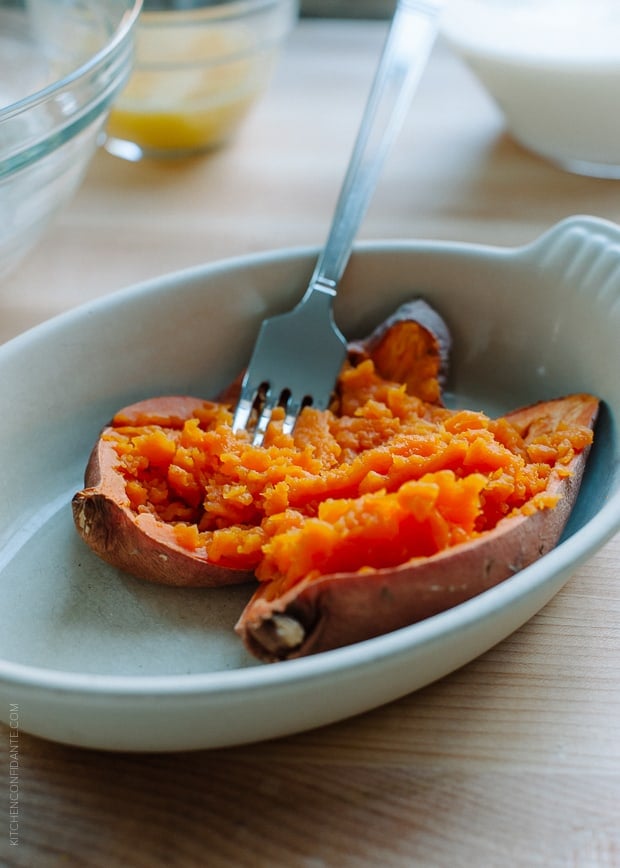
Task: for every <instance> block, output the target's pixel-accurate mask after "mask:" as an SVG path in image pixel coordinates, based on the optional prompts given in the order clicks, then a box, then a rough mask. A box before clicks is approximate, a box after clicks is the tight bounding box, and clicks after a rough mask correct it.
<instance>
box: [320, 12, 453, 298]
mask: <svg viewBox="0 0 620 868" xmlns="http://www.w3.org/2000/svg"><path fill="white" fill-rule="evenodd" d="M442 5H443V3H441V2H435V0H399V2H398V4H397V6H396V10H395V12H394V16H393V18H392V23H391V25H390V29H389V31H388V35H387V38H386V42H385V45H384V48H383V52H382V54H381V59H380V60H379V65H378V67H377V71H376V73H375V78H374V81H373V84H372V87H371V90H370V94H369V96H368V101H367V103H366V108H365V110H364V115H363V118H362V122H361V125H360V128H359V131H358V134H357V139H356V141H355V145H354V147H353V152H352V154H351V159H350V162H349V166H348V169H347V172H346V175H345V178H344V181H343V184H342V188H341V190H340V195H339V197H338V202H337V204H336V209H335V212H334V216H333V220H332V224H331V228H330V230H329V233H328V237H327V241H326V243H325V246H324V248H323V250H322V253H321V255H320V256H319V259H318V261H317V264H316V267H315V269H314V273H313V275H312V278H311V280H310V285H309V288H308V292H312V291H313V290H319V291H321V292H324V293H327V294H328V295H332V296H333V295H335V293H336V287H337V285H338V283H339V281H340V278H341V277H342V274H343V272H344V269H345V267H346V265H347V262H348V260H349V256H350V255H351V249H352V247H353V242H354V240H355V236H356V234H357V230H358V229H359V226H360V224H361V222H362V219H363V217H364V214H365V213H366V209H367V207H368V203H369V202H370V198H371V196H372V193H373V191H374V189H375V186H376V183H377V179H378V177H379V173H380V171H381V168H382V166H383V163H384V160H385V158H386V156H387V153H388V151H389V149H390V147H391V145H392V143H393V142H394V140H395V138H396V136H397V134H398V132H399V130H400V128H401V126H402V124H403V121H404V119H405V116H406V114H407V110H408V108H409V104H410V101H411V98H412V97H413V93H414V91H415V89H416V88H417V86H418V83H419V81H420V79H421V78H422V73H423V71H424V68H425V66H426V63H427V60H428V57H429V55H430V52H431V49H432V47H433V43H434V41H435V37H436V35H437V29H438V18H439V12H440V11H441V7H442Z"/></svg>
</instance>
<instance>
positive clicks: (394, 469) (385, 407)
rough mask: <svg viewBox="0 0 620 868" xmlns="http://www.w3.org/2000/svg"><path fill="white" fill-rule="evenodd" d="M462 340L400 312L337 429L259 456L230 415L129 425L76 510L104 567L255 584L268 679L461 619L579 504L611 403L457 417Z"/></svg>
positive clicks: (307, 431)
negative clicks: (281, 665)
mask: <svg viewBox="0 0 620 868" xmlns="http://www.w3.org/2000/svg"><path fill="white" fill-rule="evenodd" d="M449 344H450V336H449V333H448V330H447V328H446V326H445V323H444V322H443V320H441V318H440V317H439V316H438V315H437V314H436V312H434V311H433V310H432V309H430V308H429V307H428V305H426V304H425V303H424V302H420V301H416V302H412V303H409V304H407V305H403V306H402V307H401V308H399V310H398V311H397V312H396V313H395V314H394V316H392V317H390V318H389V319H388V320H386V321H385V322H384V323H382V325H381V326H380V327H378V329H376V330H375V331H374V332H373V333H372V334H371V335H370V336H369V337H368V338H366V339H365V340H363V341H358V342H354V343H351V344H350V345H349V357H348V360H347V362H346V363H345V366H344V368H343V370H342V373H341V376H340V378H339V380H338V383H337V387H336V389H335V391H334V395H333V401H332V404H331V406H330V409H329V410H326V411H318V410H314V409H313V408H311V407H310V408H305V409H304V411H303V412H302V414H301V416H300V419H299V421H298V424H297V426H296V428H295V431H294V434H293V435H289V434H284V433H282V430H281V419H282V417H283V412H281V411H279V410H276V412H275V413H274V421H273V422H272V424H271V425H270V427H269V430H268V433H267V437H266V440H265V444H264V445H263V446H261V447H255V446H252V445H251V438H250V435H249V434H247V432H240V433H238V434H233V432H232V429H231V427H230V423H231V418H232V417H231V405H232V404H233V403H234V400H235V394H236V389H237V384H233V386H231V388H230V389H229V390H227V392H226V393H225V394H224V395H222V396H219V398H218V400H216V401H206V400H202V399H198V398H192V397H187V396H172V397H162V398H152V399H148V400H146V401H142V402H140V403H138V404H134V405H132V406H130V407H127V408H125V409H124V410H121V411H119V412H118V413H117V414H116V415H115V417H114V419H113V420H112V422H111V424H110V425H109V426H107V427H106V428H105V429H104V431H103V432H102V434H101V436H100V438H99V440H98V442H97V444H96V446H95V448H94V449H93V452H92V454H91V458H90V460H89V463H88V467H87V470H86V474H85V483H86V487H85V488H84V489H83V490H82V491H80V492H78V493H77V494H76V495H75V497H74V499H73V514H74V520H75V524H76V528H77V530H78V532H79V533H80V535H81V536H82V537H83V539H84V540H85V541H86V543H87V544H88V545H89V546H90V547H91V548H92V549H93V551H95V552H96V553H97V554H98V555H99V556H101V557H102V558H103V559H105V560H106V561H108V562H109V563H111V564H113V565H114V566H116V567H118V568H120V569H122V570H125V571H127V572H130V573H132V574H133V575H135V576H137V577H139V578H143V579H146V580H149V581H155V582H160V583H165V584H172V585H193V586H219V585H224V584H231V583H238V582H245V581H250V580H253V579H255V578H258V580H259V585H258V588H257V590H256V593H255V594H254V596H253V598H252V599H251V601H250V602H249V604H248V605H247V607H246V609H245V611H244V612H243V613H242V615H241V617H240V619H239V622H238V624H237V627H236V630H237V632H238V633H239V635H240V636H241V637H242V639H243V641H244V642H245V644H246V645H247V647H248V648H249V649H250V651H251V652H252V653H253V654H255V655H256V656H258V657H259V658H261V659H263V660H281V659H288V658H291V657H298V656H302V655H305V654H310V653H316V652H317V651H322V650H327V649H329V648H334V647H338V646H341V645H345V644H349V643H351V642H355V641H359V640H361V639H365V638H370V637H371V636H375V635H379V634H381V633H385V632H387V631H390V630H394V629H397V628H398V627H401V626H405V625H407V624H410V623H412V622H414V621H416V620H419V619H421V618H425V617H428V616H429V615H432V614H435V613H437V612H439V611H442V610H443V609H446V608H448V607H450V606H453V605H456V604H458V603H460V602H462V601H464V600H466V599H469V598H470V597H472V596H474V595H476V594H478V593H480V592H481V591H483V590H485V589H486V588H489V587H491V586H492V585H494V584H497V583H498V582H500V581H502V580H504V579H506V578H507V577H509V576H510V575H512V574H513V573H515V572H516V571H517V570H519V569H522V568H523V567H525V566H527V565H528V564H530V563H531V562H532V561H534V560H535V559H536V558H538V557H540V556H541V555H542V554H544V553H545V552H547V551H549V550H550V549H551V548H552V547H553V546H554V545H555V544H556V543H557V540H558V538H559V536H560V534H561V532H562V529H563V527H564V525H565V522H566V519H567V517H568V515H569V513H570V510H571V508H572V505H573V502H574V499H575V497H576V495H577V491H578V488H579V483H580V480H581V476H582V473H583V468H584V466H585V461H586V456H587V453H588V449H589V446H590V443H591V441H592V436H593V435H592V431H593V425H594V420H595V418H596V413H597V408H598V400H597V399H596V398H595V397H593V396H591V395H571V396H569V397H566V398H560V399H557V400H554V401H548V402H544V403H540V404H537V405H534V406H532V407H528V408H525V409H522V410H518V411H515V412H513V413H510V414H508V415H507V416H505V417H504V418H501V419H490V418H489V417H487V416H486V415H484V414H483V413H478V412H475V411H470V410H459V411H453V410H448V409H446V408H445V407H444V406H443V403H442V385H443V381H444V378H445V373H446V370H447V363H448V350H449Z"/></svg>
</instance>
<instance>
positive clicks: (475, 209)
mask: <svg viewBox="0 0 620 868" xmlns="http://www.w3.org/2000/svg"><path fill="white" fill-rule="evenodd" d="M384 30H385V24H384V23H383V22H378V21H375V22H368V21H366V22H353V21H347V22H342V21H321V20H316V21H315V20H312V21H310V20H308V21H303V22H302V23H301V24H300V25H299V27H298V28H297V30H296V32H295V33H294V34H293V37H292V38H291V40H290V43H289V44H288V47H287V50H286V53H285V55H284V57H283V58H282V61H281V63H280V65H279V67H278V70H277V73H276V76H275V79H274V81H273V83H272V85H271V87H270V89H269V91H268V93H267V94H266V95H265V97H264V98H263V99H262V101H261V102H260V103H259V105H258V106H257V107H256V109H255V111H254V112H253V113H252V115H251V116H250V118H249V119H248V121H247V123H246V124H245V126H244V127H243V129H242V131H241V133H240V135H239V136H238V138H237V139H236V141H235V142H234V143H233V144H232V145H230V146H229V147H228V148H226V149H225V150H222V151H220V152H218V153H215V154H213V155H211V156H209V157H204V158H200V159H194V160H190V161H187V162H183V163H181V162H178V163H177V162H170V163H164V162H148V161H145V162H142V163H139V164H133V163H127V162H123V161H121V160H119V159H117V158H114V157H112V156H110V155H108V154H107V153H106V152H104V151H101V152H100V153H98V154H97V156H96V158H95V160H94V162H93V164H92V165H91V167H90V170H89V172H88V175H87V177H86V179H85V182H84V184H83V186H82V188H81V189H80V191H79V192H78V194H77V196H76V197H75V199H74V200H73V201H72V202H71V204H70V205H69V206H68V207H67V208H66V209H65V211H64V212H63V213H62V215H61V216H60V217H59V219H57V221H56V222H55V223H54V225H53V227H52V228H51V230H50V231H49V232H48V234H47V235H46V237H45V239H44V240H43V242H42V243H41V244H40V245H39V246H38V247H37V249H36V250H35V251H34V252H33V253H32V255H31V256H30V257H29V259H28V261H27V262H25V263H24V264H23V265H22V266H21V267H20V268H19V269H18V270H17V271H16V272H14V273H13V274H12V275H11V276H10V277H8V278H5V279H4V281H3V282H2V283H0V305H1V308H0V309H1V311H2V316H1V321H0V340H7V339H9V338H11V337H12V336H13V335H16V334H18V333H19V332H21V331H23V330H25V329H26V328H28V327H30V326H31V325H33V324H35V323H37V322H40V321H42V320H44V319H47V318H49V317H51V316H53V315H54V314H56V313H58V312H60V311H63V310H65V309H67V308H70V307H72V306H74V305H78V304H80V303H81V302H83V301H87V300H89V299H93V298H95V297H97V296H102V295H105V294H107V293H112V292H114V291H115V290H118V289H120V288H122V287H124V286H126V285H128V284H131V283H133V282H136V281H140V280H143V279H146V278H150V277H154V276H156V275H159V274H161V273H162V272H168V271H173V270H176V269H179V268H185V267H187V266H191V265H194V264H197V263H202V262H205V261H212V260H216V259H219V258H222V257H228V256H235V255H238V254H245V253H248V252H250V251H261V250H267V249H270V248H276V247H285V246H291V245H298V244H302V245H306V244H314V243H321V242H322V241H323V239H324V236H325V232H326V228H327V225H328V222H329V219H330V216H331V212H332V207H333V205H334V201H335V197H336V194H337V191H338V188H339V184H340V180H341V178H342V176H343V172H344V168H345V165H346V162H347V160H348V157H349V153H350V148H351V145H352V141H353V137H354V134H355V132H356V130H357V124H358V122H359V118H360V114H361V111H362V108H363V103H364V101H365V98H366V94H367V89H368V85H369V83H370V80H371V77H372V74H373V72H374V68H375V63H376V59H377V56H378V52H379V49H380V45H381V41H382V37H383V33H384ZM576 213H588V214H595V215H598V216H601V217H606V218H609V219H611V220H614V221H619V222H620V182H612V181H601V180H593V179H587V178H580V177H576V176H571V175H568V174H565V173H562V172H560V171H558V170H556V169H555V168H553V167H552V166H549V165H547V164H545V163H544V162H542V161H541V160H539V159H537V158H536V157H535V156H533V155H531V154H529V153H527V152H525V151H524V150H522V149H521V148H519V147H518V146H517V145H516V144H514V143H513V142H512V141H511V139H510V138H509V137H507V136H506V135H505V133H504V131H503V129H502V121H501V117H500V116H499V114H498V112H497V110H496V109H495V107H494V106H493V105H492V104H491V103H490V101H489V100H488V99H487V97H486V96H485V94H484V93H483V92H482V91H481V90H480V88H479V87H478V85H477V83H476V82H475V81H474V80H473V78H472V77H471V75H470V74H469V73H468V71H467V70H466V69H465V68H464V66H463V65H462V64H461V63H460V62H459V61H458V60H457V59H456V58H455V57H454V56H452V54H451V53H450V52H449V50H448V49H447V48H446V47H445V46H443V45H440V46H439V47H438V49H437V50H436V52H435V54H434V56H433V58H432V60H431V65H430V67H429V69H428V71H427V74H426V76H425V79H424V82H423V85H422V88H421V90H420V93H419V96H418V98H417V100H416V103H415V105H414V107H413V109H412V111H411V113H410V116H409V118H408V122H407V125H406V128H405V130H404V132H403V133H402V135H401V137H400V139H399V141H398V144H397V146H396V148H395V150H394V151H393V153H392V155H391V157H390V161H389V163H388V165H387V167H386V168H385V171H384V174H383V177H382V180H381V185H380V188H379V190H378V191H377V193H376V195H375V198H374V200H373V202H372V205H371V208H370V210H369V212H368V216H367V219H366V221H365V223H364V226H363V229H362V232H361V237H363V238H375V239H376V238H412V237H423V238H443V239H458V240H463V241H475V242H485V243H492V244H505V245H518V244H521V243H524V242H528V241H530V240H532V239H533V238H535V237H536V236H537V235H538V234H539V233H540V232H542V231H543V230H544V229H546V228H547V227H549V226H550V225H551V224H553V223H555V222H556V221H558V220H560V219H561V218H563V217H566V216H568V215H571V214H576ZM619 573H620V537H616V538H615V539H614V540H612V542H611V543H609V544H608V545H607V546H606V547H605V548H604V549H603V550H602V551H600V552H599V553H598V554H597V555H596V556H595V557H593V558H592V559H591V560H590V562H589V563H587V564H586V565H585V566H583V567H582V568H580V569H578V570H576V572H575V574H574V576H573V578H572V579H571V580H570V582H569V583H568V584H567V586H566V587H565V588H564V590H563V591H562V592H561V593H560V594H559V595H558V596H557V597H556V598H555V599H554V600H553V601H552V602H551V603H550V604H549V605H548V606H547V607H546V608H545V609H544V610H543V611H541V612H540V613H539V614H538V615H537V616H536V617H535V618H533V619H532V620H531V621H530V622H529V623H528V624H527V625H526V626H524V627H523V628H522V629H520V630H519V631H518V632H516V633H515V634H514V635H512V636H511V637H510V638H508V639H506V640H505V641H504V642H502V643H501V644H500V645H499V646H497V647H496V648H494V649H493V650H492V651H490V652H488V653H487V654H485V655H484V656H483V657H481V658H479V659H478V660H476V661H474V662H473V663H471V664H469V665H468V666H466V667H464V668H463V669H461V670H459V671H457V672H455V673H454V674H452V675H450V676H449V677H447V678H444V679H443V680H442V681H440V682H438V683H435V684H433V685H431V686H430V687H427V688H426V689H424V690H421V691H419V692H417V693H415V694H412V695H410V696H407V697H406V698H404V699H402V700H400V701H397V702H394V703H392V704H390V705H388V706H386V707H383V708H380V709H377V710H376V711H373V712H371V713H368V714H365V715H363V716H361V717H359V718H356V719H352V720H347V721H344V722H342V723H339V724H336V725H332V726H329V727H326V728H324V729H322V730H318V731H314V732H308V733H305V734H301V735H297V736H294V737H288V738H284V739H281V740H278V741H274V742H271V743H266V744H258V745H254V746H245V747H240V748H235V749H225V750H217V751H213V752H208V751H205V752H200V753H195V754H181V755H178V754H176V755H127V754H125V755H123V754H121V755H119V754H105V753H103V752H101V753H99V752H90V751H87V750H81V749H75V748H71V747H66V746H61V745H56V744H52V743H47V742H45V741H42V740H39V739H36V738H34V737H30V736H28V735H27V734H25V733H20V734H19V776H20V777H19V780H20V807H19V843H18V845H17V846H13V845H11V842H10V839H9V825H8V824H9V811H8V801H7V795H6V790H7V786H5V787H4V789H3V792H4V795H3V797H2V798H3V800H4V805H3V807H2V810H1V813H2V816H3V820H2V823H1V824H0V865H2V866H4V865H7V866H13V865H18V866H29V868H30V866H34V868H41V866H44V868H46V866H101V868H114V866H144V868H155V866H202V865H205V866H220V865H222V866H224V865H230V866H237V865H238V866H267V868H270V866H299V868H325V866H329V868H331V866H446V868H454V866H467V868H469V866H481V868H488V866H584V868H590V866H620V693H619V688H620V631H619V627H618V624H619V615H620V589H619V588H620V586H619V584H618V574H619ZM8 616H9V615H8V614H7V613H5V614H4V617H8ZM8 736H9V731H8V729H6V728H2V732H1V733H0V746H1V749H2V768H4V769H5V774H8V768H9V759H8V758H9V737H8Z"/></svg>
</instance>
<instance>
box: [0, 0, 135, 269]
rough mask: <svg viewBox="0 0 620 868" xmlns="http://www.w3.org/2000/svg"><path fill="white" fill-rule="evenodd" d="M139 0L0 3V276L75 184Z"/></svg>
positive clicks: (125, 64)
mask: <svg viewBox="0 0 620 868" xmlns="http://www.w3.org/2000/svg"><path fill="white" fill-rule="evenodd" d="M141 5H142V4H141V0H74V2H71V0H64V2H63V3H59V2H58V0H0V275H2V274H6V273H7V272H8V271H10V270H12V269H13V268H14V267H15V266H16V265H17V264H18V263H19V262H20V260H21V259H22V258H23V257H24V255H25V254H26V253H27V252H28V251H29V250H30V249H31V248H32V246H33V245H34V244H35V243H36V241H37V240H38V239H39V237H40V236H41V234H42V233H43V231H44V229H45V228H46V227H47V225H48V223H49V222H50V221H51V219H52V218H53V217H54V216H55V214H56V213H57V212H58V210H59V209H60V208H61V207H62V206H63V205H64V204H65V203H66V202H67V201H68V200H69V199H70V198H71V196H72V195H73V193H74V192H75V190H76V189H77V187H78V186H79V184H80V182H81V180H82V178H83V176H84V173H85V171H86V168H87V166H88V164H89V162H90V159H91V157H92V156H93V154H94V152H95V149H96V146H97V142H98V137H99V136H100V134H101V131H102V128H103V126H104V124H105V120H106V117H107V114H108V111H109V109H110V105H111V103H112V101H113V100H114V98H115V97H116V96H117V94H118V93H119V91H120V90H121V89H122V87H123V86H124V85H125V83H126V81H127V80H128V78H129V74H130V71H131V63H132V51H133V31H134V26H135V24H136V22H137V18H138V13H139V11H140V8H141Z"/></svg>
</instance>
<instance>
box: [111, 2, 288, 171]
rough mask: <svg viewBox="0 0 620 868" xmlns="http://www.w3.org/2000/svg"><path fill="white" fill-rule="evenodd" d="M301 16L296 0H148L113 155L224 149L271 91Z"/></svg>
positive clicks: (115, 118) (115, 121)
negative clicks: (279, 62) (286, 43)
mask: <svg viewBox="0 0 620 868" xmlns="http://www.w3.org/2000/svg"><path fill="white" fill-rule="evenodd" d="M297 15H298V2H297V0H232V2H217V0H216V2H214V0H193V2H188V0H177V2H174V0H168V2H164V0H145V2H144V6H143V10H142V13H141V15H140V21H139V25H138V29H137V34H136V61H135V68H134V72H133V74H132V77H131V79H130V81H129V84H128V85H127V87H126V88H125V90H124V91H123V92H122V94H121V95H120V97H119V99H118V100H117V102H116V103H115V105H114V109H113V111H112V113H111V115H110V120H109V124H108V140H107V142H106V147H107V149H108V151H110V153H113V154H116V155H118V156H121V157H124V158H126V159H129V160H139V159H141V158H142V157H143V156H155V157H175V156H186V155H189V154H195V153H198V152H202V151H208V150H211V149H214V148H217V147H220V146H221V145H223V144H225V143H226V142H227V141H228V140H229V139H230V138H231V137H232V136H233V135H234V133H235V132H236V130H237V129H238V127H239V125H240V124H241V122H242V121H243V119H244V118H245V116H246V115H247V113H248V111H249V110H250V108H251V106H252V105H253V104H254V103H255V101H256V99H257V98H258V97H259V95H260V94H261V93H262V92H263V91H264V89H265V86H266V85H267V83H268V82H269V80H270V78H271V74H272V71H273V68H274V65H275V62H276V60H277V57H278V54H279V50H280V48H281V46H282V43H283V42H284V40H285V39H286V38H287V36H288V35H289V33H290V31H291V29H292V28H293V26H294V24H295V22H296V20H297Z"/></svg>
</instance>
